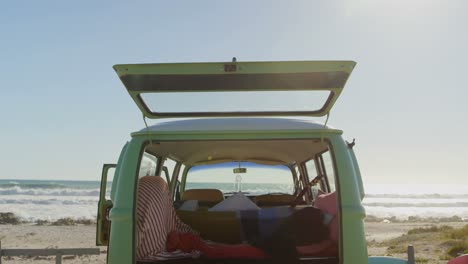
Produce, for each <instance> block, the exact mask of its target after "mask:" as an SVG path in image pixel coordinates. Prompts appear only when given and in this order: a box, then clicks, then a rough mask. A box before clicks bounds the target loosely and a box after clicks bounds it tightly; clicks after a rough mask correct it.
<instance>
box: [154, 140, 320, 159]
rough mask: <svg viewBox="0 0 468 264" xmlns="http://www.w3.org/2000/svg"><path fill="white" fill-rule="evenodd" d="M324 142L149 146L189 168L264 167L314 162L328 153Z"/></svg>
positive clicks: (175, 143) (164, 142)
mask: <svg viewBox="0 0 468 264" xmlns="http://www.w3.org/2000/svg"><path fill="white" fill-rule="evenodd" d="M327 148H328V144H327V142H326V141H321V140H320V139H300V140H291V139H288V140H229V141H161V142H153V144H152V145H149V146H148V147H147V150H148V152H150V153H152V154H154V155H157V156H161V157H169V158H172V159H174V160H177V161H182V162H183V163H184V164H186V165H199V164H209V163H220V162H227V161H252V162H256V163H264V164H293V163H295V162H302V161H305V160H309V159H311V158H312V157H313V156H314V155H315V154H317V153H320V152H323V151H325V150H327Z"/></svg>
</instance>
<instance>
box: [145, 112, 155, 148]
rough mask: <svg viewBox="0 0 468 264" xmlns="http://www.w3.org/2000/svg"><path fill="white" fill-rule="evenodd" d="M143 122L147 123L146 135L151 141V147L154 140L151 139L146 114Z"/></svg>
mask: <svg viewBox="0 0 468 264" xmlns="http://www.w3.org/2000/svg"><path fill="white" fill-rule="evenodd" d="M143 122H145V126H146V133H147V134H148V138H149V141H150V145H153V140H152V139H151V137H150V132H149V128H148V123H146V116H145V114H143Z"/></svg>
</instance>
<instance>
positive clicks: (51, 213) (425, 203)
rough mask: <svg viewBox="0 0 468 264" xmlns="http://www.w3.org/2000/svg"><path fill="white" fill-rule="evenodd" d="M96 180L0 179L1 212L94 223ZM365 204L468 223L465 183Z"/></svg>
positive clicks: (408, 190) (381, 189) (386, 190)
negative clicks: (458, 219) (451, 218)
mask: <svg viewBox="0 0 468 264" xmlns="http://www.w3.org/2000/svg"><path fill="white" fill-rule="evenodd" d="M99 185H100V182H98V181H39V180H0V212H12V213H14V214H15V215H16V216H18V217H20V218H21V219H22V220H23V221H30V222H34V221H36V220H48V221H54V220H57V219H60V218H65V217H71V218H73V219H95V218H96V211H97V202H98V199H99ZM214 186H218V188H219V189H221V190H222V191H223V192H232V191H234V190H235V186H234V184H231V183H219V184H218V183H192V185H188V186H187V188H210V187H214ZM291 188H292V186H289V185H284V184H274V183H270V184H264V183H262V184H255V183H243V184H242V191H247V192H250V193H252V194H258V193H266V192H271V191H274V192H281V191H282V192H288V191H289V190H291ZM365 192H366V197H365V198H364V200H363V205H364V207H365V209H366V213H367V215H372V216H375V217H379V218H391V217H396V218H398V219H401V220H405V219H407V218H408V217H410V216H415V217H421V218H430V217H432V218H447V217H453V216H459V217H461V218H462V219H466V220H468V186H467V185H440V184H438V185H431V184H418V185H409V184H385V185H384V184H367V185H365Z"/></svg>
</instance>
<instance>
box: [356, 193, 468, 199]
mask: <svg viewBox="0 0 468 264" xmlns="http://www.w3.org/2000/svg"><path fill="white" fill-rule="evenodd" d="M365 197H366V198H411V199H454V198H455V199H460V198H466V199H468V194H440V193H426V194H395V193H380V194H366V196H365Z"/></svg>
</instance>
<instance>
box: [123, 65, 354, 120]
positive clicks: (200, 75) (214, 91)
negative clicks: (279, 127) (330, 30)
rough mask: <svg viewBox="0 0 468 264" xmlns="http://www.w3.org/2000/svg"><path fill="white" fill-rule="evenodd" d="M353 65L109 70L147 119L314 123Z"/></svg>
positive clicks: (328, 106)
mask: <svg viewBox="0 0 468 264" xmlns="http://www.w3.org/2000/svg"><path fill="white" fill-rule="evenodd" d="M355 65H356V63H355V62H353V61H292V62H285V61H276V62H236V61H235V62H229V63H223V62H214V63H165V64H164V63H163V64H119V65H114V70H115V71H116V72H117V74H118V75H119V78H120V80H121V81H122V83H123V84H124V85H125V88H126V89H127V91H128V93H129V94H130V96H131V97H132V99H133V100H134V101H135V103H136V105H137V106H138V108H140V111H141V112H142V113H143V115H144V116H145V117H148V118H188V117H233V116H315V117H319V116H325V115H327V114H328V113H329V112H330V110H331V108H332V107H333V105H334V103H335V101H336V100H337V99H338V97H339V95H340V94H341V92H342V90H343V87H344V86H345V84H346V81H347V80H348V77H349V76H350V74H351V72H352V70H353V68H354V66H355ZM200 102H203V103H200Z"/></svg>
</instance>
